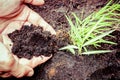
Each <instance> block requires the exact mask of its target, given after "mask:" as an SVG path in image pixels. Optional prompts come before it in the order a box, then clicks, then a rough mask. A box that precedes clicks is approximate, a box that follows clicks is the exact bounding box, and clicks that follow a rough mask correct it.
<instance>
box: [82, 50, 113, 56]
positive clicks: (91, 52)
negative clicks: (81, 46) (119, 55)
mask: <svg viewBox="0 0 120 80" xmlns="http://www.w3.org/2000/svg"><path fill="white" fill-rule="evenodd" d="M109 52H112V50H97V51H87V52H83V53H81V54H87V55H90V54H101V53H109Z"/></svg>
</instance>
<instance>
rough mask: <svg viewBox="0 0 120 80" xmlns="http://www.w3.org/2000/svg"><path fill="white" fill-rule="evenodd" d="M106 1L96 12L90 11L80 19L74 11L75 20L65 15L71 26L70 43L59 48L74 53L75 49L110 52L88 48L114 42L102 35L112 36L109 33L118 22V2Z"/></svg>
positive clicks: (85, 52) (86, 52)
mask: <svg viewBox="0 0 120 80" xmlns="http://www.w3.org/2000/svg"><path fill="white" fill-rule="evenodd" d="M111 3H112V1H110V2H108V4H106V6H104V7H103V8H102V9H100V10H99V11H97V12H94V13H92V14H91V15H89V16H88V17H86V18H85V19H80V18H79V17H78V16H77V15H76V14H75V13H72V16H73V17H74V19H75V21H73V20H72V19H71V18H70V16H66V18H67V20H68V22H69V24H70V26H71V28H70V32H69V35H70V38H71V41H72V43H73V44H72V45H68V46H65V47H63V48H61V49H60V50H65V49H67V50H70V51H71V52H72V53H73V54H75V51H74V50H75V49H77V50H78V53H79V54H98V53H106V52H111V50H89V49H88V48H89V47H90V46H94V47H95V48H97V47H100V46H101V45H100V44H101V43H105V44H112V45H113V44H116V43H114V42H112V41H108V40H105V39H104V37H105V36H108V37H112V36H111V35H110V33H112V32H113V31H115V30H116V25H119V24H120V19H119V18H120V14H119V13H118V12H120V4H117V3H116V4H111Z"/></svg>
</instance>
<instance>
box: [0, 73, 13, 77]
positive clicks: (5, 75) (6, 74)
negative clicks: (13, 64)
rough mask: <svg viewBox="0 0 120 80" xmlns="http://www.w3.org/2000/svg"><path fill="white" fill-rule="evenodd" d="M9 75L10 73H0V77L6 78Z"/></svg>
mask: <svg viewBox="0 0 120 80" xmlns="http://www.w3.org/2000/svg"><path fill="white" fill-rule="evenodd" d="M10 76H11V74H10V73H5V74H3V75H0V77H2V78H7V77H10Z"/></svg>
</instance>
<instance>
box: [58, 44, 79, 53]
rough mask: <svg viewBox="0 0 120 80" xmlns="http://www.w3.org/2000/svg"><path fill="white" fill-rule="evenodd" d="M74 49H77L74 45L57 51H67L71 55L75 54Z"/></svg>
mask: <svg viewBox="0 0 120 80" xmlns="http://www.w3.org/2000/svg"><path fill="white" fill-rule="evenodd" d="M74 49H78V47H77V46H74V45H68V46H65V47H62V48H60V49H59V50H69V51H70V52H71V53H73V54H75V50H74Z"/></svg>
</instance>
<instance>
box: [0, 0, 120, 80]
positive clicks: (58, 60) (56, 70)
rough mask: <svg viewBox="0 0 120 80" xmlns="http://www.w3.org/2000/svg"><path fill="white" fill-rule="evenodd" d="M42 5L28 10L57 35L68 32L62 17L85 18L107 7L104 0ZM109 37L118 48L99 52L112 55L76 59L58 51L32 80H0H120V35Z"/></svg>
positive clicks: (57, 0)
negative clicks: (42, 20) (70, 15)
mask: <svg viewBox="0 0 120 80" xmlns="http://www.w3.org/2000/svg"><path fill="white" fill-rule="evenodd" d="M45 1H46V4H45V5H43V6H40V7H36V6H31V5H29V7H30V8H32V9H33V10H35V11H36V12H37V13H39V14H40V15H41V16H42V17H43V18H44V19H45V20H46V21H47V22H49V23H50V24H51V25H52V26H53V27H54V29H56V31H58V30H60V31H62V30H65V31H68V30H69V25H68V22H67V20H66V18H65V16H64V15H65V14H70V13H71V12H75V13H77V14H78V15H81V13H84V16H83V18H84V17H86V16H87V15H89V14H90V13H92V12H93V11H97V10H98V9H99V8H101V7H103V6H104V5H105V4H106V3H107V0H45ZM83 9H84V11H82V10H83ZM64 35H65V34H64ZM112 35H113V36H114V38H108V39H109V40H111V41H114V42H116V43H117V45H106V44H102V49H110V50H114V52H111V53H106V54H97V55H82V56H77V55H76V56H75V55H72V54H70V53H69V52H67V51H64V52H63V51H57V52H56V53H55V54H54V56H53V57H52V59H50V60H49V61H48V62H46V63H45V64H42V65H40V66H38V67H37V68H35V74H34V75H33V76H32V77H30V78H28V77H24V78H21V79H16V78H8V79H1V80H13V79H14V80H120V37H119V36H120V31H115V32H113V33H112ZM61 38H62V37H61ZM61 38H60V39H61ZM64 40H66V39H64ZM60 44H62V43H60Z"/></svg>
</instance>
